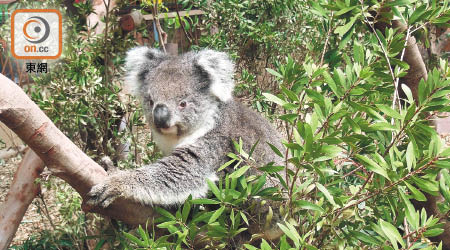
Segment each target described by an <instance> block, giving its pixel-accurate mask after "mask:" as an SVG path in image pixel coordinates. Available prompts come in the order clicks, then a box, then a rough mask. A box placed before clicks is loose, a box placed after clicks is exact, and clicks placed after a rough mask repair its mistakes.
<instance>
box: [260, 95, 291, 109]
mask: <svg viewBox="0 0 450 250" xmlns="http://www.w3.org/2000/svg"><path fill="white" fill-rule="evenodd" d="M263 96H264V97H266V99H267V101H269V102H274V103H276V104H278V105H280V106H283V105H285V104H286V103H287V102H286V101H284V100H281V99H280V98H279V97H277V96H275V95H272V94H270V93H263Z"/></svg>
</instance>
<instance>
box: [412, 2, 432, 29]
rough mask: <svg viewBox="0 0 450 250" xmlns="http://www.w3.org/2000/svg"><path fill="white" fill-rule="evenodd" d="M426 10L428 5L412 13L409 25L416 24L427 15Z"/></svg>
mask: <svg viewBox="0 0 450 250" xmlns="http://www.w3.org/2000/svg"><path fill="white" fill-rule="evenodd" d="M426 10H427V6H426V4H424V5H422V6H419V7H418V8H416V10H415V11H414V12H413V13H412V15H411V17H410V18H409V20H408V23H409V25H412V24H414V23H415V22H416V21H420V20H419V18H420V17H421V16H422V15H423V14H424V13H425V11H426Z"/></svg>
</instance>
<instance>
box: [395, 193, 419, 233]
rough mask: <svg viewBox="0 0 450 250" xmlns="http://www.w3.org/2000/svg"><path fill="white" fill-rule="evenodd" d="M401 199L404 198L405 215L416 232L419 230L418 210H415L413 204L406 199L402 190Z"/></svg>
mask: <svg viewBox="0 0 450 250" xmlns="http://www.w3.org/2000/svg"><path fill="white" fill-rule="evenodd" d="M399 193H400V197H402V199H403V202H404V203H405V205H406V206H405V215H406V219H407V220H408V222H409V224H410V225H411V226H412V227H413V230H416V229H418V228H419V226H420V225H419V219H420V218H419V213H418V212H416V209H415V208H414V206H413V204H412V203H411V202H410V201H409V199H408V198H407V197H406V195H405V194H404V193H403V191H402V190H399Z"/></svg>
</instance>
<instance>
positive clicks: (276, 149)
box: [267, 143, 284, 158]
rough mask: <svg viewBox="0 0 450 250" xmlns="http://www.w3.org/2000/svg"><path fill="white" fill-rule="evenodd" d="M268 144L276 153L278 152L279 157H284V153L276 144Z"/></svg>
mask: <svg viewBox="0 0 450 250" xmlns="http://www.w3.org/2000/svg"><path fill="white" fill-rule="evenodd" d="M267 144H269V147H270V148H271V149H272V151H273V152H274V153H275V154H277V155H278V156H279V157H281V158H284V156H283V154H282V153H281V152H280V150H278V148H277V147H275V146H274V145H272V144H270V143H267Z"/></svg>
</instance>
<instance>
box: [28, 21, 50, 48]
mask: <svg viewBox="0 0 450 250" xmlns="http://www.w3.org/2000/svg"><path fill="white" fill-rule="evenodd" d="M30 30H31V32H30ZM23 35H24V36H25V39H27V41H28V42H30V43H42V42H44V41H45V40H47V38H48V35H50V25H48V22H47V21H46V20H45V19H44V18H42V17H39V16H33V17H30V18H28V20H27V21H26V22H25V24H24V25H23Z"/></svg>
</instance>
